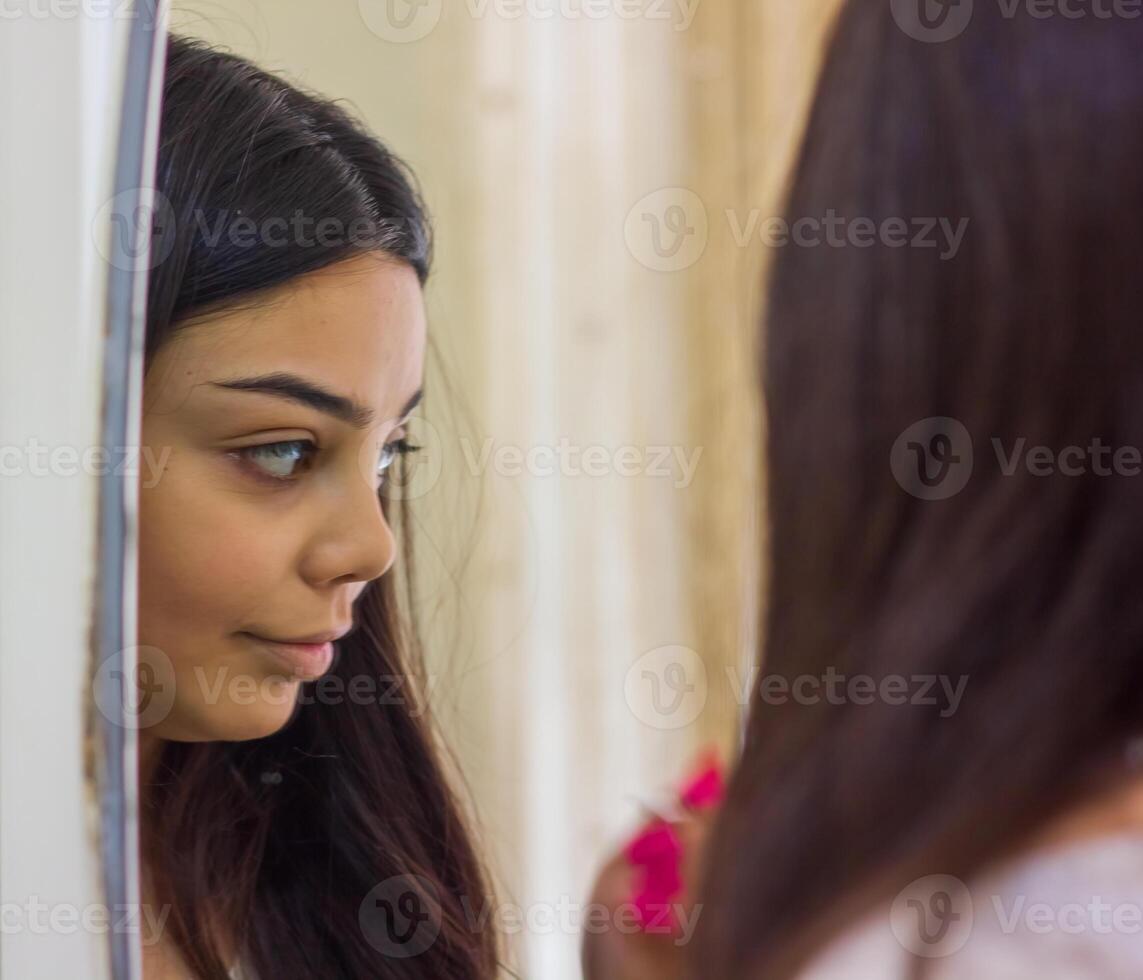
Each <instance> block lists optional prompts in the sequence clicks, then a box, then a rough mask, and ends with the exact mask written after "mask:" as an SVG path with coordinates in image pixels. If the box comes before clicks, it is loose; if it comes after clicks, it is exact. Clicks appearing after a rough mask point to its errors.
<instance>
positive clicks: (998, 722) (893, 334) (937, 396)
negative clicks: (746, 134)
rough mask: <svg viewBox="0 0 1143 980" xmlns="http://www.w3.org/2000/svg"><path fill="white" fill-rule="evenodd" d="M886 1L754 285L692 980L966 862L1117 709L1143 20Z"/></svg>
mask: <svg viewBox="0 0 1143 980" xmlns="http://www.w3.org/2000/svg"><path fill="white" fill-rule="evenodd" d="M1104 6H1106V7H1107V10H1110V9H1111V5H1104ZM909 7H910V5H909V4H907V3H903V2H896V0H895V2H893V3H892V4H891V3H888V2H886V0H849V2H848V3H846V4H845V6H844V8H843V9H842V11H841V14H840V17H839V19H838V21H837V23H836V26H835V28H834V30H833V33H832V36H831V40H830V43H829V48H828V54H827V59H826V63H825V67H824V72H823V75H822V77H821V79H820V82H819V88H818V91H817V94H816V98H815V102H814V105H813V109H812V113H811V118H810V121H809V124H808V129H807V132H806V135H805V139H804V144H803V147H802V150H801V154H800V158H799V160H798V163H797V167H796V172H795V174H794V176H793V178H792V183H791V187H790V191H789V196H788V200H787V206H786V218H787V221H788V222H789V226H790V227H791V229H794V230H795V232H797V228H798V225H797V222H798V221H799V220H802V219H809V220H810V221H811V222H815V223H816V224H814V225H813V227H816V228H818V229H819V231H820V229H822V228H823V227H824V228H825V229H826V230H827V235H829V234H832V236H833V238H832V240H825V239H824V238H823V237H822V236H821V235H820V234H819V235H818V244H817V245H816V246H814V245H812V244H810V243H809V238H808V237H807V235H806V234H805V229H806V228H807V227H810V226H807V225H802V226H801V227H802V233H801V238H800V240H801V242H802V244H800V245H799V244H797V243H796V241H791V242H790V243H789V244H788V245H787V246H786V247H784V248H782V249H780V250H779V251H777V252H776V253H775V261H774V263H773V266H772V269H771V279H770V283H769V305H768V314H767V320H766V326H765V343H764V347H765V355H764V363H763V365H762V376H763V377H762V380H763V386H764V397H765V403H766V412H767V427H768V447H767V451H766V474H765V477H766V481H767V483H768V486H769V542H768V554H767V563H768V565H769V568H770V575H771V578H770V581H769V585H768V591H767V595H766V596H765V599H764V606H765V610H764V611H765V616H766V622H765V626H764V630H763V635H764V638H765V639H764V650H763V654H762V656H763V660H762V670H761V672H760V675H759V679H758V684H757V685H756V687H755V691H754V699H753V701H752V704H751V717H750V720H749V727H748V733H747V737H746V744H745V749H744V756H743V759H742V763H741V766H740V768H739V771H738V772H737V774H736V776H735V778H734V780H733V782H732V785H731V787H730V790H729V794H728V800H727V804H726V807H725V809H724V811H723V813H722V814H721V815H720V821H719V824H718V826H717V827H716V831H715V834H714V840H713V843H712V849H711V853H710V862H709V865H708V873H707V877H706V882H705V888H704V892H703V902H704V906H703V913H702V914H703V920H702V922H701V923H700V926H699V932H698V936H697V939H696V943H695V949H694V951H693V952H694V954H695V955H694V957H693V964H694V965H693V974H692V975H694V976H699V975H702V976H704V977H719V978H724V977H735V978H739V977H765V978H779V977H787V976H790V975H792V974H793V973H794V972H795V971H796V969H797V967H798V966H799V964H801V963H803V962H804V961H805V960H806V958H807V957H808V956H809V955H810V954H811V953H812V952H813V950H814V948H815V945H816V944H820V942H821V941H822V940H824V939H825V938H826V937H828V936H829V935H830V934H832V933H834V932H836V931H837V929H839V928H840V927H841V925H842V924H844V922H846V921H847V920H849V919H850V918H852V917H853V916H854V915H855V914H856V913H857V912H858V910H860V909H862V908H865V907H868V906H869V904H870V903H871V902H873V901H876V900H878V899H881V898H885V897H888V896H891V895H892V894H893V893H895V892H896V891H897V890H898V889H899V888H901V887H902V886H903V885H904V884H906V883H907V882H909V881H911V880H913V879H915V878H917V877H919V876H922V875H925V874H929V873H937V872H940V873H948V874H954V875H961V876H964V875H970V874H972V873H973V872H975V871H977V870H978V869H980V868H981V867H982V866H983V865H984V864H985V863H987V862H988V861H990V860H992V859H993V858H995V857H997V856H999V855H1001V854H1003V853H1005V852H1006V851H1008V850H1010V849H1011V848H1013V847H1014V846H1016V844H1017V843H1018V842H1019V841H1021V840H1022V839H1024V838H1026V836H1027V835H1028V834H1029V833H1031V832H1033V831H1034V830H1036V829H1037V828H1038V827H1040V826H1041V825H1042V824H1043V823H1044V822H1045V821H1046V820H1048V819H1050V818H1051V817H1052V816H1053V815H1055V814H1058V813H1059V812H1061V811H1062V810H1064V809H1065V808H1067V807H1068V806H1069V805H1071V804H1072V803H1073V802H1074V801H1075V800H1077V799H1079V798H1081V797H1082V796H1084V794H1086V793H1088V792H1090V791H1091V789H1092V787H1093V785H1095V783H1096V782H1098V781H1099V780H1101V779H1104V778H1107V779H1116V778H1121V777H1122V776H1123V775H1124V772H1123V768H1122V761H1123V759H1124V755H1125V753H1124V752H1123V749H1124V746H1125V744H1126V743H1127V741H1128V740H1129V738H1130V737H1131V736H1132V735H1133V734H1136V733H1137V732H1138V731H1139V726H1140V725H1141V724H1143V610H1141V608H1140V606H1139V604H1138V603H1137V602H1136V601H1135V597H1134V596H1133V594H1132V593H1133V589H1134V586H1135V585H1136V584H1137V583H1138V582H1140V581H1143V478H1141V477H1140V476H1139V475H1138V473H1139V470H1140V466H1139V462H1140V457H1139V452H1138V447H1141V446H1143V384H1141V382H1143V374H1141V370H1143V331H1141V330H1140V327H1139V311H1140V308H1141V305H1143V304H1141V302H1140V301H1141V299H1143V277H1140V276H1139V275H1138V272H1137V269H1136V266H1137V264H1138V262H1139V257H1140V256H1141V255H1143V224H1141V223H1140V221H1139V218H1138V216H1139V215H1140V214H1141V213H1143V178H1141V176H1140V169H1139V165H1140V161H1141V160H1143V60H1141V59H1140V57H1139V52H1140V50H1143V24H1141V23H1140V21H1139V20H1135V19H1123V18H1121V17H1117V16H1106V14H1107V11H1106V10H1105V11H1104V14H1105V16H1101V15H1100V14H1099V13H1098V11H1097V10H1096V9H1095V8H1093V7H1091V6H1087V5H1071V7H1069V9H1072V8H1075V7H1080V8H1081V9H1083V10H1084V11H1085V16H1081V17H1079V18H1078V19H1075V18H1071V17H1067V16H1064V14H1063V13H1062V12H1061V11H1060V10H1057V11H1056V12H1055V16H1052V17H1048V18H1046V19H1041V18H1037V17H1034V16H1032V15H1031V14H1030V12H1029V11H1028V10H1027V9H1025V7H1024V6H1023V5H1019V4H1010V3H997V2H992V0H977V2H976V4H975V10H973V5H972V4H971V3H965V4H961V5H959V8H958V6H956V5H952V6H949V5H942V7H941V9H942V10H943V11H944V14H945V15H947V16H949V17H952V18H961V19H960V21H959V22H949V23H943V22H942V26H943V34H941V35H940V36H941V37H943V38H944V39H943V40H940V41H939V42H935V43H933V42H934V40H935V35H934V34H933V33H932V31H933V30H935V26H934V25H935V24H936V22H934V23H932V24H927V22H926V23H921V22H919V21H915V22H914V23H911V24H910V23H907V22H906V21H905V18H903V17H902V11H905V10H906V8H909ZM912 7H913V8H917V4H913V5H912ZM966 11H967V12H968V13H969V14H970V16H969V17H968V18H967V20H966V19H965V18H964V17H963V16H962V14H963V13H965V12H966ZM926 24H927V26H926ZM926 31H927V32H929V33H926ZM957 31H959V33H957ZM831 223H832V224H831ZM831 227H832V229H833V230H832V232H830V231H829V229H830V228H831ZM797 238H798V235H797V234H795V239H797ZM1036 447H1046V448H1045V449H1043V450H1040V449H1037V448H1036ZM799 678H802V679H803V680H802V681H800V682H799ZM831 678H833V680H832V681H831V680H830V679H831ZM855 678H869V679H870V680H868V681H863V682H861V683H862V685H863V686H860V687H858V686H854V685H853V681H854V679H855ZM886 681H889V682H890V686H886V683H885V682H886ZM831 683H832V687H831ZM782 691H785V694H784V695H783V694H782V693H781V692H782Z"/></svg>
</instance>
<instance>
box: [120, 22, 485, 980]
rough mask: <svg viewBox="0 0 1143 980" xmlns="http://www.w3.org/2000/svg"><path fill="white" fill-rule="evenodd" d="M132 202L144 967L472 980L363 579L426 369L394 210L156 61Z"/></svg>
mask: <svg viewBox="0 0 1143 980" xmlns="http://www.w3.org/2000/svg"><path fill="white" fill-rule="evenodd" d="M157 187H158V191H159V194H160V195H161V197H160V198H159V199H158V200H159V211H158V213H157V219H158V220H157V222H156V228H157V232H156V234H155V237H154V244H153V248H154V253H153V259H154V263H155V264H154V268H153V270H152V273H151V279H150V293H149V310H148V323H147V336H146V364H145V380H144V408H143V445H144V449H145V450H147V451H148V452H149V453H150V454H151V457H150V458H152V459H157V460H159V461H160V462H161V468H160V472H158V473H157V474H148V476H149V479H146V480H144V481H143V483H142V486H141V492H140V503H141V517H140V543H139V561H140V588H139V638H140V644H141V646H140V655H139V656H140V663H141V667H142V670H141V676H146V677H147V678H149V679H152V680H153V681H154V683H151V684H150V686H151V688H152V694H151V697H150V700H149V702H147V703H146V704H147V706H146V707H144V708H143V709H142V711H141V712H140V718H139V723H140V726H141V732H140V783H141V797H142V817H143V826H142V850H143V863H144V884H143V888H144V898H145V899H148V900H149V903H150V904H152V905H154V906H155V907H156V908H158V907H160V906H161V907H162V908H163V913H162V914H163V915H165V916H166V918H165V932H164V936H163V938H162V944H163V946H164V947H166V948H167V949H168V950H173V951H174V952H173V953H171V956H172V957H174V958H177V959H178V960H181V963H180V969H179V971H178V975H179V976H183V975H185V972H190V973H192V974H193V975H195V976H197V977H201V978H209V980H217V978H222V977H226V976H227V975H228V971H229V970H230V969H231V968H232V965H233V964H234V963H235V962H237V963H238V965H239V967H240V969H241V971H242V976H243V977H244V978H247V977H257V978H259V980H271V978H273V980H312V978H314V977H321V978H334V977H338V978H346V980H349V978H355V980H367V978H368V980H373V978H378V977H402V978H414V977H417V978H424V980H440V978H443V977H449V978H462V980H483V978H488V977H492V976H494V975H495V970H496V961H497V952H496V948H495V943H494V942H493V939H492V932H491V930H479V929H476V928H473V927H472V926H470V924H469V921H468V919H467V912H466V908H474V909H476V910H478V911H479V909H480V908H481V907H482V906H483V903H484V902H485V901H486V896H487V895H488V890H487V886H486V881H485V876H484V873H483V871H482V869H481V865H480V863H479V861H478V860H477V857H476V855H475V852H474V848H473V845H472V843H471V842H470V837H469V835H468V832H467V831H466V828H465V821H464V820H463V818H462V808H461V806H460V805H459V803H458V801H457V799H456V798H455V797H454V795H453V794H452V792H451V791H450V789H449V787H448V785H447V784H446V781H445V778H444V775H443V771H442V765H441V763H440V761H439V760H438V755H437V751H436V748H435V738H434V732H433V730H432V728H431V727H430V725H429V723H428V721H427V716H426V714H425V712H424V705H423V704H422V703H421V699H420V698H419V697H418V696H417V694H416V689H415V688H414V687H413V686H412V685H411V684H410V682H411V681H412V680H414V679H415V678H416V677H417V673H416V668H417V666H418V664H417V658H416V656H415V654H416V652H417V651H416V643H415V635H414V633H413V630H412V628H411V624H409V623H408V622H407V620H406V619H405V617H404V615H403V613H405V612H407V606H408V602H407V601H405V600H403V599H401V595H402V593H401V590H399V589H398V588H397V587H396V586H395V584H394V579H393V576H392V575H390V574H387V573H388V572H389V569H390V568H391V567H392V566H393V564H394V562H395V560H396V558H397V550H398V549H397V545H396V543H395V538H394V534H393V532H392V530H391V529H390V524H389V522H390V520H391V518H392V517H393V516H394V515H396V514H397V513H399V512H401V511H403V509H404V505H403V504H402V503H401V494H400V493H393V490H392V486H393V484H392V482H391V480H390V479H389V477H390V476H391V471H389V467H390V465H391V464H392V463H393V462H394V460H395V459H396V458H397V457H399V456H400V455H401V454H402V453H404V452H407V451H410V450H412V449H413V448H415V447H413V446H411V445H410V444H409V443H408V441H407V436H408V435H409V427H410V424H411V421H410V417H409V416H410V412H411V411H412V409H413V406H414V405H415V404H416V403H417V400H418V398H419V397H420V392H421V386H422V377H423V363H424V351H425V344H426V338H425V313H424V303H423V297H422V286H423V284H424V281H425V278H426V276H427V274H428V268H429V253H430V248H429V244H430V239H429V233H428V227H427V222H426V217H425V214H424V211H423V208H422V205H421V202H420V199H419V196H418V194H417V193H416V191H415V188H414V185H413V184H412V182H411V178H410V176H409V175H408V174H407V172H406V170H405V169H404V167H403V166H402V165H401V164H400V162H399V161H398V160H396V159H395V158H394V157H393V156H391V155H390V154H389V153H388V151H387V150H386V149H385V148H384V147H383V146H382V145H381V144H380V143H379V142H378V141H377V140H376V139H374V138H373V137H372V136H370V135H369V134H368V133H367V132H366V131H365V130H364V128H363V127H362V126H361V124H360V123H358V122H357V121H356V120H355V119H353V118H352V117H351V116H350V115H349V114H348V113H347V112H346V111H345V110H344V109H342V108H341V107H339V106H337V105H335V104H333V103H330V102H328V101H325V100H322V99H319V98H316V97H313V96H311V95H309V94H305V93H303V92H301V91H299V90H298V89H296V88H294V87H292V86H290V85H288V84H286V83H285V82H284V81H282V80H280V79H278V78H275V77H273V76H271V75H269V74H267V73H265V72H263V71H261V70H259V69H258V68H256V67H255V66H254V65H252V64H250V63H249V62H247V61H244V60H242V59H240V58H238V57H235V56H232V55H229V54H226V53H222V52H217V51H214V50H211V49H209V48H208V47H206V46H205V45H203V44H202V43H200V42H192V41H189V40H186V39H181V38H177V37H175V38H172V39H171V41H170V46H169V51H168V57H167V65H166V81H165V90H164V97H163V105H162V120H161V134H160V148H159V154H158V184H157ZM387 471H388V472H387ZM399 485H400V484H398V486H399ZM406 523H407V522H406V521H404V520H403V521H402V522H401V524H402V525H405V524H406ZM403 545H404V551H403V553H402V559H403V563H404V565H405V572H406V580H408V579H409V577H410V572H409V567H408V565H409V562H410V560H411V553H410V551H409V540H408V538H407V536H405V539H404V541H403ZM399 600H400V601H399ZM144 671H145V674H144ZM466 903H467V904H466ZM394 917H396V921H394ZM422 923H424V924H425V929H424V930H421V931H420V932H418V934H417V935H416V936H413V937H412V939H413V940H414V941H415V945H416V948H414V944H413V942H405V940H406V939H408V938H409V937H407V936H405V935H404V934H403V933H404V930H405V927H406V926H410V925H417V926H418V927H419V925H420V924H422ZM414 954H416V955H414ZM166 961H167V962H169V961H170V959H169V958H168V959H167V960H166ZM163 975H167V974H163ZM170 975H175V974H174V972H172V973H171V974H170Z"/></svg>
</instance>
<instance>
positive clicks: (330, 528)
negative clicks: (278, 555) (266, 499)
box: [306, 474, 397, 584]
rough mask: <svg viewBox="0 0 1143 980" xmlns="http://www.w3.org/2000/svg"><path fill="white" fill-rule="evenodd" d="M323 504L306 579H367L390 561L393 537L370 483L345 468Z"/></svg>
mask: <svg viewBox="0 0 1143 980" xmlns="http://www.w3.org/2000/svg"><path fill="white" fill-rule="evenodd" d="M322 506H323V507H325V508H326V510H327V513H326V514H325V515H324V519H323V520H322V521H321V531H320V532H319V537H318V540H317V541H316V542H315V543H314V547H313V548H312V549H311V552H310V557H309V562H308V574H307V576H306V577H307V578H309V579H310V581H312V582H314V583H315V584H328V583H331V582H337V581H344V582H352V581H359V582H368V581H371V580H373V579H375V578H380V577H381V576H382V575H384V574H385V573H386V572H387V571H389V569H390V568H392V567H393V562H394V561H395V560H396V557H397V541H396V537H395V535H394V534H393V529H392V527H391V526H390V524H389V520H388V518H387V517H386V515H385V512H384V509H383V507H382V504H381V498H380V495H379V492H378V489H377V485H376V484H375V483H374V484H373V485H369V484H368V483H366V482H365V481H362V480H361V479H360V478H359V477H358V476H356V475H355V474H348V475H347V477H346V478H345V480H344V481H343V482H342V483H340V484H339V486H338V487H337V489H336V490H335V491H334V492H332V493H330V494H329V496H328V498H327V499H325V500H324V501H323V503H322Z"/></svg>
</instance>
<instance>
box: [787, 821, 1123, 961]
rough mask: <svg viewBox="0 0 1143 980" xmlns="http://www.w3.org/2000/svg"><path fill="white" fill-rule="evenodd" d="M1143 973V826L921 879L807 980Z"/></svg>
mask: <svg viewBox="0 0 1143 980" xmlns="http://www.w3.org/2000/svg"><path fill="white" fill-rule="evenodd" d="M918 959H920V960H923V961H925V966H926V968H925V970H924V971H923V973H922V975H923V976H924V977H925V978H926V980H976V978H979V977H984V976H986V977H988V978H989V980H1033V978H1035V980H1057V978H1058V980H1086V978H1092V980H1096V978H1098V980H1119V978H1122V980H1138V978H1139V977H1143V830H1140V829H1135V830H1129V831H1121V832H1116V833H1111V834H1105V835H1100V836H1095V837H1090V838H1086V839H1082V840H1076V841H1073V842H1070V843H1066V844H1055V845H1053V846H1051V847H1044V848H1041V849H1038V850H1035V851H1031V852H1028V853H1026V854H1023V855H1021V856H1019V857H1016V858H1011V859H1009V860H1007V861H1005V862H1004V863H1003V864H1000V865H997V866H996V867H995V868H994V869H993V870H991V871H989V872H986V873H984V874H982V875H981V876H980V877H979V878H978V879H975V880H974V881H972V882H970V883H968V884H966V883H964V882H961V881H959V880H958V879H956V878H951V877H948V876H932V877H931V878H927V879H921V880H920V881H918V882H914V883H913V885H911V886H910V887H909V888H908V889H905V890H904V891H902V892H901V893H900V894H899V895H898V896H897V898H896V900H895V901H894V902H893V903H892V904H891V905H889V906H886V907H884V908H882V909H879V910H878V911H877V912H875V913H872V914H870V915H868V916H866V917H865V918H864V919H863V920H861V921H860V922H859V923H858V924H857V925H855V926H854V927H852V928H851V929H849V930H848V931H847V932H846V933H844V934H843V935H842V936H840V937H839V938H838V939H836V940H835V941H834V942H832V943H830V944H829V946H828V947H827V948H826V949H825V950H824V952H823V953H822V955H820V956H819V957H818V958H817V959H815V960H814V961H813V962H812V963H811V964H810V966H809V968H808V969H807V970H806V971H804V972H803V973H802V974H801V975H800V976H799V980H841V978H843V977H844V978H846V980H874V978H876V980H892V978H902V977H905V976H915V975H916V974H915V972H913V964H914V963H915V961H916V960H918Z"/></svg>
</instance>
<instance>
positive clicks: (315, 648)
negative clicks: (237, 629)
mask: <svg viewBox="0 0 1143 980" xmlns="http://www.w3.org/2000/svg"><path fill="white" fill-rule="evenodd" d="M243 635H244V636H247V637H249V638H250V639H251V640H253V641H254V642H255V643H256V644H257V645H258V646H259V647H261V648H262V649H263V650H265V651H266V652H268V653H269V654H270V655H271V656H273V657H274V658H275V659H276V660H277V661H278V662H279V663H280V664H282V666H284V667H285V668H286V669H287V670H288V671H289V673H290V674H291V676H293V677H296V678H299V679H301V680H306V681H312V680H315V679H317V678H318V677H321V675H322V674H324V673H325V672H326V671H327V670H329V668H330V665H331V664H332V663H333V644H332V643H328V642H327V643H279V642H277V641H276V640H267V639H266V638H265V637H262V636H257V635H255V634H254V633H245V634H243Z"/></svg>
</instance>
